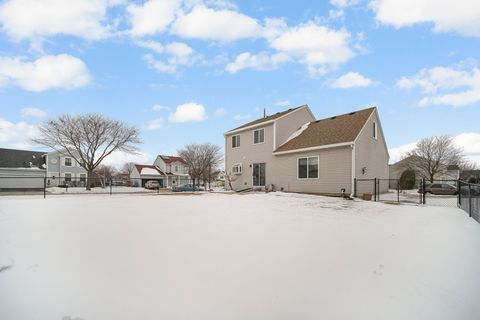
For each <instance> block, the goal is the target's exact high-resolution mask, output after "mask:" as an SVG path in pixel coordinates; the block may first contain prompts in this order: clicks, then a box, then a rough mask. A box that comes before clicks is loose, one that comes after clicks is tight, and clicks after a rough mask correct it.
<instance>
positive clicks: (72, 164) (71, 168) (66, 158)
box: [46, 151, 87, 187]
mask: <svg viewBox="0 0 480 320" xmlns="http://www.w3.org/2000/svg"><path fill="white" fill-rule="evenodd" d="M77 158H79V157H77ZM46 164H47V186H50V187H51V186H59V185H65V184H68V185H69V186H78V187H84V186H85V185H86V182H87V170H85V168H83V167H82V166H81V165H80V163H78V162H77V161H75V159H74V158H72V157H71V156H70V155H69V154H67V153H66V152H58V151H53V152H49V153H48V154H47V156H46Z"/></svg>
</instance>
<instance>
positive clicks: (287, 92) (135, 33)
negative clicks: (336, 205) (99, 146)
mask: <svg viewBox="0 0 480 320" xmlns="http://www.w3.org/2000/svg"><path fill="white" fill-rule="evenodd" d="M0 26H1V29H0V127H1V128H2V130H1V131H0V147H14V148H36V149H38V147H36V146H32V144H31V143H30V141H29V139H30V138H31V137H34V136H35V134H36V125H37V124H38V123H39V122H41V121H44V120H45V119H48V117H55V116H58V115H60V114H62V113H66V112H68V113H83V112H98V113H103V114H105V115H107V116H109V117H112V118H115V119H119V120H123V121H125V122H127V123H129V124H132V125H135V126H137V127H139V128H140V129H141V136H142V139H143V141H144V143H143V144H142V146H141V150H142V153H141V155H138V156H135V157H132V158H128V157H126V156H125V155H115V156H114V157H112V158H111V159H110V163H113V164H115V165H120V164H121V163H122V162H123V161H126V160H129V159H132V160H134V161H138V162H148V161H151V160H152V159H153V157H154V156H155V155H156V154H174V153H175V152H176V150H178V149H179V148H181V147H182V146H183V145H185V144H187V143H190V142H213V143H217V144H220V145H222V146H223V143H224V142H223V135H222V133H223V132H225V131H227V130H228V129H231V128H233V127H235V126H238V125H240V124H242V123H244V122H247V121H251V120H253V119H255V118H256V117H259V116H261V115H262V113H263V108H266V110H267V113H269V114H271V113H274V112H277V111H281V110H284V109H286V108H289V107H296V106H299V105H303V104H308V105H309V106H310V108H311V109H312V111H313V113H314V114H315V116H316V117H317V118H319V119H320V118H323V117H328V116H331V115H335V114H341V113H346V112H349V111H352V110H356V109H360V108H364V107H367V106H370V105H376V106H377V107H378V109H379V112H380V115H381V120H382V125H383V130H384V133H385V135H386V139H387V144H388V147H389V148H390V151H391V152H390V153H391V157H392V160H396V159H398V157H399V156H400V155H401V153H402V152H404V151H406V150H408V149H409V148H411V147H412V145H413V144H414V143H415V141H417V140H418V139H420V138H422V137H426V136H432V135H440V134H448V135H452V136H454V137H455V142H456V143H457V144H458V145H459V146H461V147H462V148H464V150H465V152H466V153H467V154H468V156H469V157H470V158H471V159H472V160H474V161H477V162H480V129H479V124H478V119H479V118H480V117H479V116H480V110H479V108H480V69H479V67H478V63H479V59H480V56H479V52H480V50H479V49H480V6H479V5H478V1H476V0H462V1H460V0H459V1H455V3H452V2H451V1H434V0H416V1H414V0H406V1H394V0H375V1H367V0H331V1H317V3H314V2H313V1H281V2H279V1H260V0H251V1H248V0H247V1H236V2H234V1H228V0H210V1H208V0H188V1H180V0H150V1H126V0H125V1H123V0H78V1H76V2H70V1H62V0H42V1H38V0H9V1H0Z"/></svg>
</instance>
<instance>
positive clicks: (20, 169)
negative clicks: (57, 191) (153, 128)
mask: <svg viewBox="0 0 480 320" xmlns="http://www.w3.org/2000/svg"><path fill="white" fill-rule="evenodd" d="M45 173H46V170H45V152H38V151H29V150H15V149H4V148H0V190H17V189H22V190H35V189H43V187H44V177H45Z"/></svg>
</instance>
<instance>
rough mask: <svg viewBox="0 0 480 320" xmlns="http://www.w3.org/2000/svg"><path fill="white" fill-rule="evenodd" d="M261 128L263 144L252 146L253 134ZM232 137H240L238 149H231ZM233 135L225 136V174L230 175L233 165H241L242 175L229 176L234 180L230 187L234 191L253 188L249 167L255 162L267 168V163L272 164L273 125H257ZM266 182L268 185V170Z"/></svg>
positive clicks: (250, 168) (251, 169)
mask: <svg viewBox="0 0 480 320" xmlns="http://www.w3.org/2000/svg"><path fill="white" fill-rule="evenodd" d="M262 128H264V129H265V142H264V143H259V144H254V143H253V132H254V131H255V130H257V129H262ZM233 135H240V147H238V148H232V136H233ZM233 135H226V136H225V150H226V152H225V169H226V172H227V173H231V170H232V166H233V165H234V164H241V165H242V173H241V174H231V175H230V176H231V177H233V179H232V180H234V181H232V187H233V189H234V190H240V189H244V188H250V187H252V186H253V181H252V171H253V168H252V167H250V165H251V164H253V163H257V162H265V163H267V167H268V163H272V162H273V155H272V151H273V123H270V124H267V125H259V126H256V127H255V128H252V129H248V130H244V131H241V132H239V133H235V134H233ZM266 182H267V183H268V169H267V181H266ZM227 184H228V183H227Z"/></svg>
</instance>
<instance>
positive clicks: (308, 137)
mask: <svg viewBox="0 0 480 320" xmlns="http://www.w3.org/2000/svg"><path fill="white" fill-rule="evenodd" d="M224 137H225V168H226V171H227V175H228V177H227V180H229V183H226V184H227V186H228V185H229V184H231V186H232V188H233V189H234V190H242V189H247V188H274V189H276V190H283V191H291V192H306V193H318V194H341V193H343V192H345V193H347V194H350V193H352V192H353V184H354V179H355V178H361V179H368V178H375V177H376V178H384V179H388V159H389V155H388V150H387V146H386V143H385V138H384V135H383V131H382V126H381V123H380V118H379V115H378V111H377V108H375V107H372V108H368V109H364V110H359V111H354V112H350V113H348V114H344V115H339V116H333V117H330V118H326V119H322V120H316V119H315V117H314V115H313V114H312V112H311V110H310V108H309V107H308V106H307V105H304V106H300V107H298V108H294V109H289V110H286V111H283V112H278V113H276V114H274V115H271V116H266V117H263V118H260V119H257V120H254V121H252V122H249V123H246V124H244V125H242V126H240V127H237V128H235V129H232V130H230V131H228V132H226V133H225V134H224ZM365 186H366V185H365ZM357 187H358V188H359V189H358V190H357V192H359V193H362V192H371V191H372V190H371V188H370V186H368V187H367V186H366V188H368V189H366V190H362V185H358V186H357ZM382 191H385V190H382Z"/></svg>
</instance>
